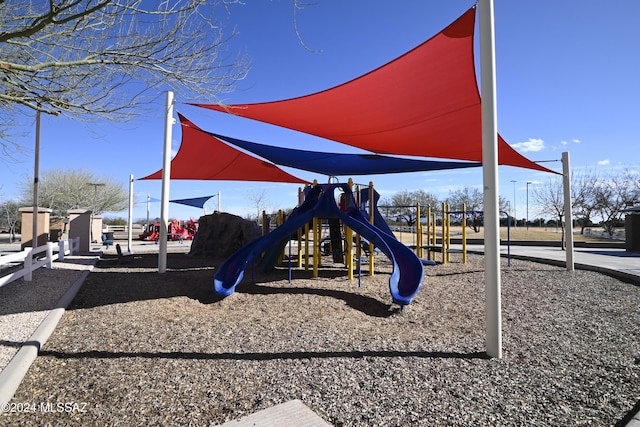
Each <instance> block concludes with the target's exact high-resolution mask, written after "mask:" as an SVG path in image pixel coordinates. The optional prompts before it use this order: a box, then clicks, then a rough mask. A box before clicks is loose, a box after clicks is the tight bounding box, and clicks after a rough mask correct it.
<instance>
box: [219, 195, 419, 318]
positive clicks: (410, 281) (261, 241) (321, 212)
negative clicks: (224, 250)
mask: <svg viewBox="0 0 640 427" xmlns="http://www.w3.org/2000/svg"><path fill="white" fill-rule="evenodd" d="M336 188H340V189H342V191H344V193H345V196H346V206H347V209H346V211H345V212H341V211H340V209H339V208H338V205H337V204H336V201H335V197H334V191H335V189H336ZM314 217H315V218H340V219H341V220H342V221H343V222H344V223H345V224H346V225H347V226H348V227H350V228H351V229H352V230H354V231H355V232H356V233H358V234H360V235H361V236H363V237H364V238H365V239H367V240H369V241H370V242H372V243H373V244H374V245H375V246H376V247H378V248H379V249H380V251H381V252H382V253H384V254H385V255H386V256H387V257H388V258H389V259H390V260H391V262H392V264H393V272H392V274H391V277H390V278H389V291H390V293H391V297H392V300H393V302H394V303H395V304H399V305H400V306H405V305H408V304H410V303H411V301H412V300H413V298H414V297H415V296H416V294H417V293H418V291H419V290H420V286H421V283H422V278H423V276H424V270H423V268H424V267H423V265H422V262H421V260H420V259H419V258H418V257H417V256H416V255H415V253H414V252H413V251H412V250H411V249H409V248H408V247H407V246H405V245H404V244H402V243H401V242H399V241H398V240H397V239H396V238H395V237H394V236H393V235H390V234H388V233H386V232H384V231H383V230H381V229H380V228H378V227H376V226H375V225H373V224H370V223H369V222H368V221H367V219H366V218H365V217H364V216H363V215H362V213H361V212H360V210H359V209H358V207H357V206H356V204H355V200H354V197H353V193H352V192H351V190H350V189H349V187H348V185H346V184H319V185H316V186H314V187H312V188H311V189H310V190H309V191H308V194H307V195H306V197H305V201H304V202H303V204H302V205H301V206H299V207H298V208H297V209H296V210H294V212H292V214H291V215H290V216H289V218H288V219H287V221H285V223H284V224H282V225H281V226H280V227H278V228H276V229H275V230H273V231H272V232H271V233H269V234H267V235H265V236H262V237H260V238H258V239H256V240H254V241H253V242H251V243H249V244H247V245H245V246H244V247H242V248H240V249H239V250H238V251H237V252H235V253H234V254H232V255H231V256H230V257H229V258H228V259H227V260H226V261H225V262H224V263H222V265H221V266H220V267H219V269H218V271H217V272H216V274H215V277H214V288H215V292H216V293H217V294H218V295H220V296H223V297H225V296H228V295H231V294H232V293H233V292H234V291H235V288H236V286H237V285H238V284H239V283H240V282H241V281H242V279H243V278H244V271H245V270H246V268H247V266H248V265H249V264H250V263H251V262H252V261H253V260H254V259H256V258H259V257H260V256H261V255H262V254H263V253H265V252H270V249H272V248H274V247H280V245H281V244H282V242H286V241H287V240H288V239H289V238H290V237H291V236H292V235H293V234H294V233H295V232H296V231H297V230H298V229H300V228H301V227H303V226H304V225H305V224H306V223H308V222H310V221H311V220H312V219H313V218H314Z"/></svg>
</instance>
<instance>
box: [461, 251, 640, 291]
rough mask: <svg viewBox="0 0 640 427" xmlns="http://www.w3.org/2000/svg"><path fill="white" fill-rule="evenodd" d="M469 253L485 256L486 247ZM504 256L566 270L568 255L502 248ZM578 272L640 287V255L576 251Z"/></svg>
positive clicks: (621, 252)
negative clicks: (608, 277) (583, 271)
mask: <svg viewBox="0 0 640 427" xmlns="http://www.w3.org/2000/svg"><path fill="white" fill-rule="evenodd" d="M451 249H453V250H456V251H461V250H462V245H451ZM467 251H468V252H469V253H484V246H483V245H467ZM500 255H501V256H503V257H509V256H511V257H512V258H513V259H526V260H530V261H536V262H541V263H546V264H553V265H559V266H563V267H564V266H566V259H567V252H566V251H564V250H562V249H561V248H559V247H554V246H518V245H511V246H507V245H501V246H500ZM573 264H574V268H575V269H580V270H591V271H597V272H599V273H603V274H607V275H609V276H612V277H615V278H617V279H620V280H623V281H625V282H629V283H634V284H638V285H640V253H639V252H627V251H625V250H624V249H609V248H574V251H573Z"/></svg>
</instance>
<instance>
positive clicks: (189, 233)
mask: <svg viewBox="0 0 640 427" xmlns="http://www.w3.org/2000/svg"><path fill="white" fill-rule="evenodd" d="M197 231H198V222H197V221H196V220H194V219H190V220H189V221H187V222H186V224H185V223H184V221H179V220H177V219H174V220H173V221H171V222H170V223H169V225H168V226H167V240H174V241H176V240H180V241H182V240H193V236H195V234H196V232H197ZM138 238H139V239H140V240H146V241H149V242H153V241H155V242H157V241H158V240H159V239H160V223H159V222H156V223H154V224H153V225H151V226H149V229H148V230H147V231H145V232H144V233H142V234H140V235H139V236H138Z"/></svg>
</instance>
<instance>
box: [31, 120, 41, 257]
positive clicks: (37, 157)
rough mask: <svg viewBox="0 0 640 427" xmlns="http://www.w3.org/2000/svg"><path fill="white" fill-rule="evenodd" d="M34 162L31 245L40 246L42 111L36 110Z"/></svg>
mask: <svg viewBox="0 0 640 427" xmlns="http://www.w3.org/2000/svg"><path fill="white" fill-rule="evenodd" d="M35 150H36V151H35V156H34V162H33V236H32V238H31V247H32V248H33V249H35V248H37V247H38V184H39V182H38V181H39V180H40V178H39V173H40V111H36V147H35Z"/></svg>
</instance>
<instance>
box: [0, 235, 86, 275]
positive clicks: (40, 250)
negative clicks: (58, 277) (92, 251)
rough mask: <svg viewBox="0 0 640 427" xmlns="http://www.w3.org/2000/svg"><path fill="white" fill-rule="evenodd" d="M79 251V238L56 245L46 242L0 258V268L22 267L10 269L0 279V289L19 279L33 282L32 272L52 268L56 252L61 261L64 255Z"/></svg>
mask: <svg viewBox="0 0 640 427" xmlns="http://www.w3.org/2000/svg"><path fill="white" fill-rule="evenodd" d="M79 249H80V237H76V238H74V239H70V240H69V241H66V240H62V241H60V242H58V244H55V243H52V242H48V243H47V244H46V245H43V246H39V247H37V248H35V249H33V248H26V249H24V250H23V251H20V252H16V253H13V254H9V255H2V256H0V268H3V267H4V266H11V265H13V264H16V263H21V264H22V267H20V268H18V269H12V271H11V272H8V273H7V274H5V275H3V276H2V277H0V287H2V286H4V285H6V284H7V283H11V282H13V281H15V280H18V279H19V278H21V277H22V278H24V281H25V282H31V281H32V280H33V272H34V271H35V270H37V269H38V268H40V267H45V266H46V267H47V268H53V260H54V259H53V256H54V253H56V252H57V254H58V256H57V258H58V261H63V260H64V257H65V256H66V255H73V254H74V253H77V252H78V251H79ZM0 274H2V273H0Z"/></svg>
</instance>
